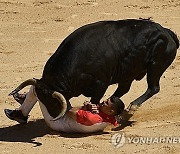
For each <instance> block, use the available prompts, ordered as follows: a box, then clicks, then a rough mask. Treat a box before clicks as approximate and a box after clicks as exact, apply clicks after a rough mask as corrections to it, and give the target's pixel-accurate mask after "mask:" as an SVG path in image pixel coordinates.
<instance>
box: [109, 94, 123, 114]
mask: <svg viewBox="0 0 180 154" xmlns="http://www.w3.org/2000/svg"><path fill="white" fill-rule="evenodd" d="M110 100H111V102H112V103H113V106H114V108H115V110H116V115H119V114H121V113H122V112H123V110H124V108H125V105H124V103H123V101H122V100H121V99H120V98H119V97H116V96H111V97H110Z"/></svg>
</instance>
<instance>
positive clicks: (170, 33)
mask: <svg viewBox="0 0 180 154" xmlns="http://www.w3.org/2000/svg"><path fill="white" fill-rule="evenodd" d="M165 29H166V30H167V32H168V33H169V35H170V36H171V37H172V38H173V40H174V41H175V43H176V48H177V49H178V48H179V39H178V37H177V35H176V34H175V33H174V32H173V31H171V30H170V29H168V28H165Z"/></svg>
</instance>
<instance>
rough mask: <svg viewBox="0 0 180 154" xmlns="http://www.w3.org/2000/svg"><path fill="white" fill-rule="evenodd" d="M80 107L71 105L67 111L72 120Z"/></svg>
mask: <svg viewBox="0 0 180 154" xmlns="http://www.w3.org/2000/svg"><path fill="white" fill-rule="evenodd" d="M81 108H82V107H73V108H71V109H70V110H69V111H68V112H67V115H68V116H69V117H70V118H72V119H73V120H77V115H76V113H77V111H78V110H80V109H81Z"/></svg>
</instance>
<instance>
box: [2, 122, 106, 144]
mask: <svg viewBox="0 0 180 154" xmlns="http://www.w3.org/2000/svg"><path fill="white" fill-rule="evenodd" d="M47 134H49V135H57V136H58V137H65V138H81V137H88V136H92V135H102V134H109V133H108V132H96V133H86V134H77V133H62V132H56V131H53V130H52V129H50V128H49V127H48V126H47V125H46V123H45V122H44V120H43V119H40V120H36V121H29V122H28V123H27V124H17V125H14V126H8V127H3V128H0V141H4V142H24V143H32V144H33V145H34V147H37V146H41V145H42V143H40V142H36V141H35V138H37V137H43V136H44V135H47Z"/></svg>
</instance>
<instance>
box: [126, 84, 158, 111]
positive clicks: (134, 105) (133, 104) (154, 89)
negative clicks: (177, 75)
mask: <svg viewBox="0 0 180 154" xmlns="http://www.w3.org/2000/svg"><path fill="white" fill-rule="evenodd" d="M159 90H160V88H159V85H158V86H154V87H152V88H148V89H147V90H146V92H145V93H144V94H143V95H141V96H140V97H139V98H137V99H136V100H134V101H133V102H131V103H130V104H129V106H128V108H127V111H128V112H129V114H134V112H135V111H136V110H137V109H138V107H140V105H141V104H142V103H143V102H145V101H146V100H147V99H149V98H150V97H152V96H153V95H155V94H156V93H158V92H159Z"/></svg>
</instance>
